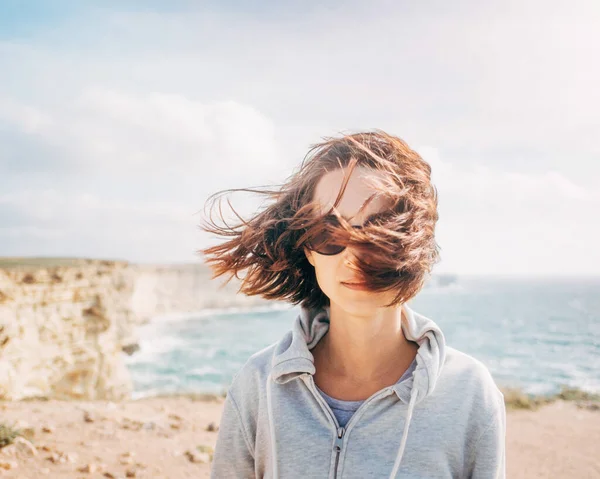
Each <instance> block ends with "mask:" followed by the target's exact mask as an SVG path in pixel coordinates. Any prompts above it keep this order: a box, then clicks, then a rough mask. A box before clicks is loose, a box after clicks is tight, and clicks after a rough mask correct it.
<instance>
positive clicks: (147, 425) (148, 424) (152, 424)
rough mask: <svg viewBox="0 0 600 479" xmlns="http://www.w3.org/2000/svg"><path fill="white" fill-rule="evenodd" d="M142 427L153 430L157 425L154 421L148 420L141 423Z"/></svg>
mask: <svg viewBox="0 0 600 479" xmlns="http://www.w3.org/2000/svg"><path fill="white" fill-rule="evenodd" d="M142 427H143V428H144V429H146V430H154V429H156V427H157V425H156V423H155V422H154V421H148V422H145V423H144V424H142Z"/></svg>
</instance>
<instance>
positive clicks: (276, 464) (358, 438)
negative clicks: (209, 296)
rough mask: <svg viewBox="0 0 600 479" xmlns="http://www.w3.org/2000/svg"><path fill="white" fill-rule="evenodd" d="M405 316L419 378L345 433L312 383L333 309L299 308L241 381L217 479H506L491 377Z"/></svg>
mask: <svg viewBox="0 0 600 479" xmlns="http://www.w3.org/2000/svg"><path fill="white" fill-rule="evenodd" d="M402 308H403V312H404V316H405V318H406V322H403V324H402V328H403V331H404V335H405V336H406V338H407V339H409V340H411V341H416V342H417V343H418V344H419V349H418V353H417V357H416V361H417V366H416V368H415V371H414V373H413V375H412V377H409V378H408V379H407V380H405V381H402V382H400V383H397V384H395V385H391V386H389V387H386V388H384V389H382V390H380V391H378V392H377V393H375V394H373V395H372V396H371V397H370V398H368V399H367V400H366V401H365V402H364V403H363V404H362V405H361V406H360V407H359V409H358V410H357V411H356V412H355V413H354V415H353V416H352V418H351V419H350V420H349V422H348V424H347V425H346V427H344V428H342V427H339V425H338V423H337V420H336V418H335V415H334V414H333V413H332V411H331V409H330V408H329V406H328V405H327V403H326V402H325V400H324V399H323V397H322V396H321V395H320V394H319V392H318V391H317V389H316V386H315V382H314V378H313V374H314V373H315V366H314V363H313V356H312V354H311V352H310V350H311V349H312V348H313V347H314V346H315V345H316V344H317V343H318V341H319V340H320V339H321V338H322V337H323V336H324V335H325V333H326V332H327V330H328V328H329V319H328V318H329V308H324V309H321V310H318V311H315V310H307V309H305V308H302V309H301V310H300V314H299V315H298V317H297V319H296V321H295V322H294V324H293V327H292V330H291V331H290V332H288V333H287V334H286V335H285V336H284V337H283V338H282V339H281V340H280V341H279V342H278V343H275V344H273V345H271V346H269V347H267V348H265V349H263V350H262V351H259V352H257V353H256V354H254V355H253V356H252V357H251V358H250V359H249V360H248V361H247V362H246V364H245V365H244V366H243V367H242V368H241V370H240V371H239V372H238V373H237V374H236V376H235V377H234V379H233V382H232V384H231V386H230V388H229V391H228V394H227V399H226V400H225V405H224V409H223V416H222V418H221V426H220V431H219V435H218V439H217V445H216V448H215V454H214V458H213V464H212V470H211V478H219V479H224V478H227V479H229V478H250V477H260V478H262V477H266V478H276V479H282V478H283V479H287V478H298V477H301V478H305V479H308V478H320V479H321V478H333V479H342V478H344V479H346V478H348V479H349V478H370V477H374V478H388V477H389V478H396V477H402V478H404V477H406V478H504V477H505V462H506V459H505V438H506V409H505V405H504V396H503V395H502V393H501V392H500V390H499V389H498V387H497V386H496V384H495V382H494V380H493V378H492V376H491V374H490V372H489V371H488V369H487V368H486V366H485V365H484V364H483V363H481V362H480V361H478V360H477V359H475V358H473V357H471V356H469V355H467V354H465V353H462V352H460V351H458V350H456V349H454V348H451V347H449V346H447V345H446V342H445V339H444V335H443V334H442V331H441V330H440V328H439V327H438V326H437V325H436V324H435V323H434V322H433V321H432V320H431V319H428V318H426V317H425V316H422V315H420V314H418V313H416V312H414V311H413V310H411V309H410V308H409V307H408V306H407V305H406V304H404V305H402Z"/></svg>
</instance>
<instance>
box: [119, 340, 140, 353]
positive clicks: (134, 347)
mask: <svg viewBox="0 0 600 479" xmlns="http://www.w3.org/2000/svg"><path fill="white" fill-rule="evenodd" d="M121 350H122V351H123V352H124V353H126V354H127V355H128V356H131V355H133V353H136V352H138V351H139V350H140V345H139V344H138V343H131V344H126V345H124V346H122V347H121Z"/></svg>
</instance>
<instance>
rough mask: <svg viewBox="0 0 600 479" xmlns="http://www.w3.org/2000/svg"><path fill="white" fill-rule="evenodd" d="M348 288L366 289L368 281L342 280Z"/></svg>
mask: <svg viewBox="0 0 600 479" xmlns="http://www.w3.org/2000/svg"><path fill="white" fill-rule="evenodd" d="M341 283H342V284H343V285H344V286H346V288H350V289H355V290H366V289H367V286H366V283H350V282H345V281H342V282H341Z"/></svg>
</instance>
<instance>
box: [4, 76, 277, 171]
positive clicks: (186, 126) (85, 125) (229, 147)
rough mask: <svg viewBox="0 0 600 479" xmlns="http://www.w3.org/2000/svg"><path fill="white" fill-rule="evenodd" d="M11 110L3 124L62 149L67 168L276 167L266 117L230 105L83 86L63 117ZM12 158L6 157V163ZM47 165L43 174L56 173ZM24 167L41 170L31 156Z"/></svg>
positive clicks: (22, 108) (57, 113)
mask: <svg viewBox="0 0 600 479" xmlns="http://www.w3.org/2000/svg"><path fill="white" fill-rule="evenodd" d="M10 106H11V108H10V109H8V110H7V114H5V115H4V118H3V119H4V121H5V122H11V121H12V125H13V127H14V128H16V129H18V130H20V132H21V133H22V134H24V135H28V136H29V137H30V139H31V141H36V140H37V141H39V142H41V143H42V144H46V145H51V146H52V147H54V148H55V149H57V148H58V149H60V150H61V151H62V156H63V158H65V159H68V160H69V161H68V163H67V162H63V166H64V167H65V169H67V170H75V171H83V172H87V173H90V174H91V173H94V172H97V171H102V172H107V171H109V172H110V171H112V172H117V173H119V174H127V173H128V172H135V173H136V174H142V175H143V174H148V175H152V174H164V173H165V172H169V171H173V170H174V169H175V170H178V174H182V175H185V174H200V173H206V172H208V171H210V172H211V175H212V176H213V178H216V177H219V176H226V175H228V174H230V173H231V172H235V173H236V174H238V175H244V176H250V177H256V171H264V170H265V169H267V168H269V167H272V166H273V165H274V163H275V161H276V156H275V139H274V134H273V127H272V124H271V122H270V121H269V119H268V118H266V117H265V116H264V115H262V114H261V113H260V112H258V111H257V110H256V109H254V108H252V107H249V106H247V105H242V104H239V103H237V102H234V101H222V102H214V103H210V104H204V103H201V102H197V101H192V100H189V99H187V98H186V97H184V96H181V95H174V94H162V93H150V94H147V95H127V94H124V93H122V92H118V91H113V90H108V89H102V88H86V89H85V90H84V91H83V92H82V93H81V94H80V95H79V96H78V97H77V98H75V101H74V102H73V103H72V104H67V105H65V106H64V108H63V110H62V111H58V110H57V111H53V112H44V111H41V110H39V109H35V108H31V107H27V106H21V105H18V104H15V103H14V102H13V103H12V104H11V105H10ZM11 160H12V158H10V157H9V158H4V162H5V164H14V163H15V162H14V161H11ZM51 160H52V158H49V159H48V164H47V165H46V166H47V168H48V169H54V168H55V167H56V165H55V164H54V163H53V162H52V161H51ZM28 161H30V162H33V163H34V164H36V165H39V159H37V158H35V157H34V158H30V159H24V161H21V162H19V165H20V167H21V168H27V167H28V166H30V165H29V164H28Z"/></svg>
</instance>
